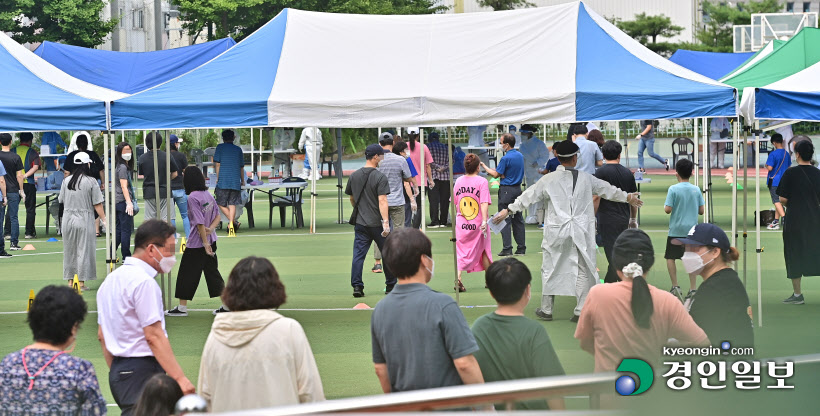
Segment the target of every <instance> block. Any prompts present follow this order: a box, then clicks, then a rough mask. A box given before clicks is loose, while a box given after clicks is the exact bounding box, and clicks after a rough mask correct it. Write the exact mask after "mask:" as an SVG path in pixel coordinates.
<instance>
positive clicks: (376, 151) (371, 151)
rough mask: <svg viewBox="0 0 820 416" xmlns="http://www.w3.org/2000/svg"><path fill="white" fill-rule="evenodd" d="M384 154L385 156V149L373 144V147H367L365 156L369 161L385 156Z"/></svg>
mask: <svg viewBox="0 0 820 416" xmlns="http://www.w3.org/2000/svg"><path fill="white" fill-rule="evenodd" d="M383 154H384V149H383V148H382V147H381V146H379V145H377V144H371V145H369V146H367V148H366V149H364V156H365V157H366V158H368V159H370V158H372V157H373V156H376V155H383Z"/></svg>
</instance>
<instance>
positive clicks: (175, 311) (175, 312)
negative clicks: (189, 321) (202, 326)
mask: <svg viewBox="0 0 820 416" xmlns="http://www.w3.org/2000/svg"><path fill="white" fill-rule="evenodd" d="M165 316H188V311H185V312H183V311H181V310H179V306H174V309H171V310H170V311H165Z"/></svg>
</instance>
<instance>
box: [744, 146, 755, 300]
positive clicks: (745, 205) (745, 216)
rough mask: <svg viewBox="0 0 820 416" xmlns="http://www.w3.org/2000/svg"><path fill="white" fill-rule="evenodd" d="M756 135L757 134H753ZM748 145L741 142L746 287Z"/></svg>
mask: <svg viewBox="0 0 820 416" xmlns="http://www.w3.org/2000/svg"><path fill="white" fill-rule="evenodd" d="M755 135H757V133H755ZM747 147H748V143H746V141H745V140H744V141H743V286H744V287H745V286H746V272H747V265H748V261H747V258H746V251H747V249H746V247H747V240H748V238H749V186H748V184H749V150H748V149H747Z"/></svg>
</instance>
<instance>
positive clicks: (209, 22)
mask: <svg viewBox="0 0 820 416" xmlns="http://www.w3.org/2000/svg"><path fill="white" fill-rule="evenodd" d="M0 1H3V0H0ZM172 1H173V2H174V4H176V5H178V6H179V11H180V14H181V16H180V17H181V18H182V20H183V21H185V23H184V25H183V27H184V28H185V30H186V31H187V32H188V34H190V35H197V34H200V33H202V32H206V33H207V37H208V40H214V39H220V38H224V37H226V36H231V37H233V38H234V39H236V40H242V39H243V38H244V37H245V36H248V35H249V34H251V33H253V32H254V31H255V30H256V29H259V28H260V27H262V25H264V24H265V23H267V22H268V21H269V20H270V19H272V18H273V17H274V16H276V15H277V14H278V13H279V12H281V11H282V9H284V8H286V7H289V8H294V9H300V10H312V11H323V12H332V13H358V14H430V13H436V12H440V11H444V10H446V9H447V8H446V7H444V6H437V5H436V4H435V1H433V0H172ZM211 28H214V30H210V29H211Z"/></svg>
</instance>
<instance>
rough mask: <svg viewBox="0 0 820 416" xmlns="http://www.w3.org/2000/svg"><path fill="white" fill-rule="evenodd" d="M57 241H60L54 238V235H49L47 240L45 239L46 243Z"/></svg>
mask: <svg viewBox="0 0 820 416" xmlns="http://www.w3.org/2000/svg"><path fill="white" fill-rule="evenodd" d="M58 241H60V240H58V239H56V238H54V237H51V238H49V239H48V240H46V243H56V242H58Z"/></svg>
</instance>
